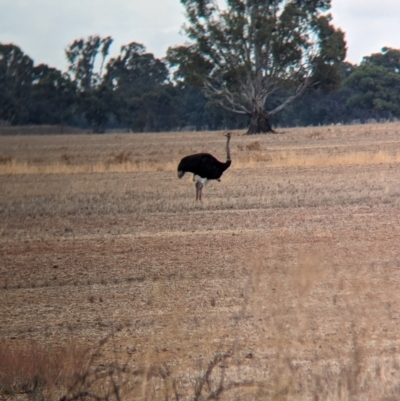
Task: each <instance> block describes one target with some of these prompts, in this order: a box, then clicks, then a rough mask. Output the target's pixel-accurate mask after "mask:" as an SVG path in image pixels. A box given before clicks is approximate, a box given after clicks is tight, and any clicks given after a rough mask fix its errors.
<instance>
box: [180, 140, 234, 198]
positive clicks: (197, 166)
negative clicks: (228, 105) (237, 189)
mask: <svg viewBox="0 0 400 401" xmlns="http://www.w3.org/2000/svg"><path fill="white" fill-rule="evenodd" d="M224 136H226V162H225V163H222V162H220V161H218V160H217V159H216V158H215V157H214V156H213V155H210V154H209V153H196V154H194V155H190V156H186V157H184V158H183V159H182V160H181V162H180V163H179V165H178V178H182V177H183V176H184V175H185V173H187V172H190V173H193V174H194V175H193V181H195V182H196V201H197V200H199V201H200V202H201V201H202V200H201V196H202V189H203V186H204V185H205V184H206V182H207V181H208V180H217V181H221V179H220V178H221V176H222V174H223V173H224V171H225V170H226V169H227V168H228V167H229V166H230V165H231V155H230V153H229V141H230V140H231V133H230V132H228V133H226V134H224Z"/></svg>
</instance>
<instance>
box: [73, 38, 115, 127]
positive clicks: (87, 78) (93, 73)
mask: <svg viewBox="0 0 400 401" xmlns="http://www.w3.org/2000/svg"><path fill="white" fill-rule="evenodd" d="M112 42H113V39H112V38H111V37H110V36H107V37H105V38H101V37H99V36H97V35H95V36H89V37H88V38H87V39H77V40H75V41H74V42H73V43H72V44H70V45H69V46H68V48H67V49H66V50H65V54H66V57H67V60H68V64H69V66H68V72H69V74H70V75H71V77H72V79H73V82H74V83H75V85H76V87H77V88H78V93H79V99H80V101H79V104H80V110H81V111H82V113H83V114H84V116H85V118H86V120H87V121H88V122H90V124H91V125H92V127H93V132H102V131H103V129H104V125H105V124H106V123H107V122H108V120H109V117H110V115H111V113H112V105H113V102H112V90H111V88H110V86H109V85H108V82H107V80H106V79H105V71H106V68H105V66H106V59H107V57H108V55H109V49H110V46H111V44H112Z"/></svg>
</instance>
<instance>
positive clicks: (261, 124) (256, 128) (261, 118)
mask: <svg viewBox="0 0 400 401" xmlns="http://www.w3.org/2000/svg"><path fill="white" fill-rule="evenodd" d="M249 116H250V127H249V129H248V131H247V133H246V135H253V134H267V133H272V134H276V131H274V130H273V129H272V127H271V124H270V122H269V114H268V113H267V112H266V111H261V112H259V111H253V112H252V113H251V114H250V115H249Z"/></svg>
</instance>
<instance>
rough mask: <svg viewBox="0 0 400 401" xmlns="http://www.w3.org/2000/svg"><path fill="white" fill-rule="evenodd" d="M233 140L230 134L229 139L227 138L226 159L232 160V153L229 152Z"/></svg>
mask: <svg viewBox="0 0 400 401" xmlns="http://www.w3.org/2000/svg"><path fill="white" fill-rule="evenodd" d="M230 140H231V138H230V137H229V136H228V138H227V140H226V160H231V154H230V152H229V141H230Z"/></svg>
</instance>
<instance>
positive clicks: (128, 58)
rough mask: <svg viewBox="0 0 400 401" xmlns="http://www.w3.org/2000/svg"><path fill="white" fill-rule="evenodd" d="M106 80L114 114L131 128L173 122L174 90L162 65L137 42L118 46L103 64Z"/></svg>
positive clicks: (143, 128)
mask: <svg viewBox="0 0 400 401" xmlns="http://www.w3.org/2000/svg"><path fill="white" fill-rule="evenodd" d="M106 80H107V81H108V82H109V83H110V85H111V86H112V88H113V91H114V95H115V99H116V104H117V107H116V112H115V114H116V117H117V119H118V120H119V121H120V122H121V123H123V124H124V125H126V126H128V127H130V128H131V129H133V130H135V131H158V130H161V129H169V128H171V127H172V126H173V125H175V126H176V125H177V122H176V120H177V117H176V102H177V99H176V97H177V90H176V89H175V88H174V87H173V86H172V85H171V84H170V83H169V71H168V68H167V66H166V64H165V63H164V62H163V61H162V60H160V59H157V58H156V57H154V55H153V54H152V53H150V52H147V51H146V48H145V46H143V45H142V44H140V43H136V42H131V43H129V44H127V45H124V46H122V47H121V51H120V54H119V56H117V57H115V58H112V59H111V60H110V61H109V63H108V64H107V74H106Z"/></svg>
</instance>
